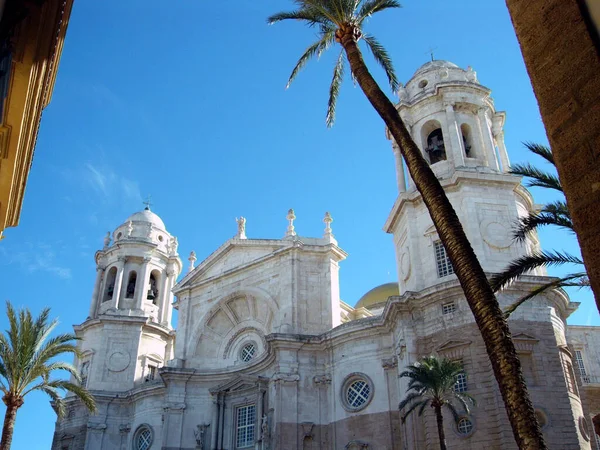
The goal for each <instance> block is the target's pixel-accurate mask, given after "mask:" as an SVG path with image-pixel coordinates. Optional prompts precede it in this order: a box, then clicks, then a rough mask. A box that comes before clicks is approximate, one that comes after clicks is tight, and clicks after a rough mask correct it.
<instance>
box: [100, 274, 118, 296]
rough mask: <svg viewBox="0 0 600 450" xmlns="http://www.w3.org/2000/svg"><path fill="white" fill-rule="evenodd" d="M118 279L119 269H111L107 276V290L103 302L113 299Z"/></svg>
mask: <svg viewBox="0 0 600 450" xmlns="http://www.w3.org/2000/svg"><path fill="white" fill-rule="evenodd" d="M116 279H117V268H116V267H111V268H110V270H109V271H108V275H107V276H106V289H105V291H104V298H103V299H102V301H103V302H107V301H109V300H111V299H112V298H113V294H114V290H115V280H116Z"/></svg>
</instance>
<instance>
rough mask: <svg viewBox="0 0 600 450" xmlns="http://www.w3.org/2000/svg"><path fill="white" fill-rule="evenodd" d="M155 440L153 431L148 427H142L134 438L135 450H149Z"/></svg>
mask: <svg viewBox="0 0 600 450" xmlns="http://www.w3.org/2000/svg"><path fill="white" fill-rule="evenodd" d="M153 440H154V435H153V433H152V429H151V428H150V427H149V426H148V425H141V426H140V427H139V428H138V429H137V431H136V432H135V435H134V436H133V450H148V449H149V448H150V447H151V446H152V441H153Z"/></svg>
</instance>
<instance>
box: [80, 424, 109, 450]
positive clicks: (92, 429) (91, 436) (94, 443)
mask: <svg viewBox="0 0 600 450" xmlns="http://www.w3.org/2000/svg"><path fill="white" fill-rule="evenodd" d="M105 431H106V424H105V423H94V422H88V424H87V436H86V439H85V450H94V449H97V448H102V441H103V440H104V432H105Z"/></svg>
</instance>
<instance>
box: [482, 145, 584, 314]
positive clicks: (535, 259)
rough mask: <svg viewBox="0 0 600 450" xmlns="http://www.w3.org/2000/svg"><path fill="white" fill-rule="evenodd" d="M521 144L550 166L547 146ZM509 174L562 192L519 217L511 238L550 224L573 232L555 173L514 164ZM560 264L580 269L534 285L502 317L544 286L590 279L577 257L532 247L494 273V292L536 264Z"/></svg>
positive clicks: (577, 283) (581, 284)
mask: <svg viewBox="0 0 600 450" xmlns="http://www.w3.org/2000/svg"><path fill="white" fill-rule="evenodd" d="M524 145H525V147H526V148H527V149H528V150H529V151H530V152H532V153H534V154H536V155H539V156H541V157H542V158H544V159H545V160H546V161H547V162H549V163H550V164H552V165H553V166H554V167H556V166H555V164H554V156H553V155H552V150H550V147H547V146H545V145H539V144H534V143H531V142H525V143H524ZM509 172H510V173H512V174H515V175H520V176H522V177H526V178H528V181H527V186H528V187H530V186H538V187H543V188H547V189H553V190H555V191H558V192H560V193H561V195H562V199H561V200H557V201H554V202H550V203H546V204H545V205H543V206H542V208H541V209H540V210H539V211H535V212H530V213H529V214H528V215H526V216H524V217H521V218H520V219H519V222H518V223H517V226H516V228H515V232H514V238H515V240H516V241H518V242H523V241H525V240H526V239H527V238H528V237H529V236H531V234H532V233H534V232H536V231H537V229H538V228H541V227H544V226H547V225H552V226H556V227H559V228H563V229H565V230H568V231H569V232H571V233H575V230H574V229H573V221H572V220H571V214H570V213H569V210H568V208H567V203H566V202H565V200H564V192H563V188H562V184H561V183H560V180H559V179H558V176H557V175H556V174H554V173H549V172H544V171H542V170H540V169H538V168H536V167H534V166H532V165H531V164H516V165H514V166H512V167H511V168H510V170H509ZM563 264H576V265H579V266H581V267H582V269H581V270H579V271H577V272H574V273H570V274H568V275H566V276H564V277H561V278H558V279H555V280H553V281H550V282H548V283H544V284H542V285H541V286H538V287H536V288H535V289H533V290H532V291H531V292H529V293H528V294H527V295H524V296H523V297H521V298H519V299H518V300H517V301H516V302H514V303H513V304H512V305H510V306H509V307H508V308H506V309H505V310H504V312H505V314H506V316H509V315H510V314H511V313H512V312H513V311H514V310H515V309H517V308H518V307H519V306H521V305H522V304H523V303H524V302H526V301H527V300H529V299H531V298H533V297H535V296H536V295H539V294H541V293H542V292H544V291H547V290H548V289H554V288H559V287H569V286H574V287H579V288H581V287H589V286H590V280H589V278H588V276H587V273H586V271H585V267H583V261H582V260H581V258H579V257H577V256H574V255H571V254H569V253H564V252H552V251H548V252H544V251H540V250H534V251H533V252H531V253H530V254H528V255H525V256H522V257H520V258H517V259H515V260H514V261H512V262H511V263H510V265H509V266H508V267H507V268H506V269H505V270H504V272H502V273H499V274H496V275H494V276H493V277H492V278H491V280H490V284H491V285H492V288H493V289H494V291H495V292H498V291H499V290H501V289H503V288H505V287H506V286H508V285H509V284H511V283H512V282H513V281H515V280H517V279H518V278H519V277H521V276H522V275H524V274H526V273H528V272H530V271H532V270H534V269H537V268H539V267H550V266H560V265H563Z"/></svg>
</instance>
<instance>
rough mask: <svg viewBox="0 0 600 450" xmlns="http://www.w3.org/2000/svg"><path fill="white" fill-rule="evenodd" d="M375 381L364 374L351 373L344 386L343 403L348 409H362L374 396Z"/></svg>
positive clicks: (353, 410)
mask: <svg viewBox="0 0 600 450" xmlns="http://www.w3.org/2000/svg"><path fill="white" fill-rule="evenodd" d="M373 392H374V388H373V383H372V382H371V379H370V378H369V377H367V376H366V375H364V374H361V373H357V374H351V375H350V376H348V377H347V378H346V381H345V382H344V384H343V386H342V404H343V406H344V408H346V409H347V410H348V411H352V412H355V411H360V410H361V409H364V408H366V407H367V405H368V404H369V403H370V401H371V399H372V398H373Z"/></svg>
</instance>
